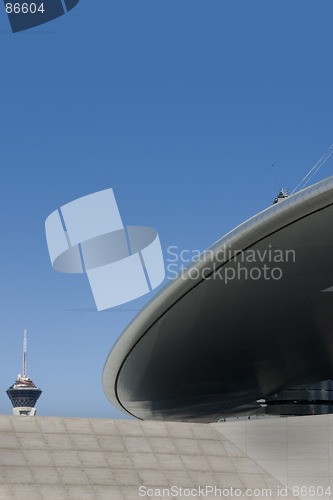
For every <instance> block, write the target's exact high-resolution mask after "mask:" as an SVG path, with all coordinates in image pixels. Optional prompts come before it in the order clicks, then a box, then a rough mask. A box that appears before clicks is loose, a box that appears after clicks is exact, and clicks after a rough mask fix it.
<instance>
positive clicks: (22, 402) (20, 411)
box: [6, 330, 42, 416]
mask: <svg viewBox="0 0 333 500" xmlns="http://www.w3.org/2000/svg"><path fill="white" fill-rule="evenodd" d="M6 392H7V395H8V397H9V399H10V400H11V403H12V405H13V414H14V415H25V416H34V415H36V408H35V406H36V402H37V400H38V398H39V396H40V395H41V394H42V391H41V389H39V388H38V387H36V386H35V384H34V383H33V381H32V380H31V379H30V378H29V377H28V375H27V330H24V338H23V366H22V374H21V373H20V374H19V375H18V376H17V380H16V382H15V383H14V384H13V385H12V386H11V387H9V389H7V391H6Z"/></svg>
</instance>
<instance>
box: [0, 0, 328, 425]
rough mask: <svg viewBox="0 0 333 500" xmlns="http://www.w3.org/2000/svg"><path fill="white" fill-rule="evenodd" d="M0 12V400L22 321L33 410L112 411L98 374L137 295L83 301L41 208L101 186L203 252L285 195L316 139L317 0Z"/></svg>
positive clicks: (320, 83) (322, 83)
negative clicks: (34, 387)
mask: <svg viewBox="0 0 333 500" xmlns="http://www.w3.org/2000/svg"><path fill="white" fill-rule="evenodd" d="M0 14H1V15H0V44H1V49H0V60H1V73H0V74H1V84H0V85H1V87H0V88H1V109H0V123H1V136H0V165H1V218H2V245H1V304H2V306H1V315H0V342H1V349H0V356H1V359H0V373H1V378H0V380H1V384H0V386H1V391H0V411H1V412H3V413H10V412H11V406H10V403H9V400H7V399H8V398H7V396H6V394H5V390H6V389H7V388H8V387H9V386H10V385H11V384H12V383H13V382H14V380H15V377H16V375H17V373H18V372H19V371H20V370H21V345H22V337H23V329H24V328H27V329H28V332H29V338H28V344H29V351H28V374H29V375H30V376H31V378H32V379H33V380H34V381H35V382H36V384H38V385H39V386H41V388H42V389H43V391H44V392H43V395H42V397H41V399H40V401H39V403H38V413H39V414H40V415H64V416H96V417H116V416H122V415H123V414H121V413H120V412H118V411H117V410H115V409H114V408H113V407H112V406H111V405H110V404H109V403H108V401H107V400H106V398H105V396H104V393H103V391H102V387H101V372H102V368H103V365H104V362H105V359H106V357H107V354H108V352H109V350H110V349H111V347H112V345H113V344H114V342H115V340H116V339H117V337H118V336H119V335H120V333H121V331H122V330H123V329H124V328H125V326H126V325H127V324H128V322H129V321H130V320H131V319H132V317H133V316H134V315H135V314H136V312H137V311H138V310H139V309H140V308H141V307H142V306H143V304H144V303H145V302H146V301H147V299H148V298H149V297H145V298H143V299H138V300H137V301H133V302H132V303H130V304H127V305H126V306H122V307H119V308H116V309H111V310H109V311H104V312H99V313H98V312H97V311H95V310H94V302H93V297H92V295H91V292H90V289H89V286H88V282H87V280H86V279H85V277H83V276H79V275H77V276H74V275H64V274H60V273H56V272H55V271H54V270H53V269H52V267H51V265H50V261H49V257H48V252H47V247H46V242H45V235H44V221H45V219H46V217H47V216H48V215H49V214H50V213H51V212H52V211H53V210H54V209H56V208H58V207H59V206H60V205H62V204H64V203H66V202H69V201H71V200H74V199H76V198H78V197H80V196H83V195H85V194H89V193H92V192H95V191H98V190H100V189H105V188H108V187H112V188H113V189H114V191H115V195H116V198H117V201H118V205H119V209H120V211H121V214H122V217H123V221H124V222H125V223H126V224H129V225H148V226H152V227H155V228H156V229H157V230H158V232H159V235H160V239H161V242H162V246H163V249H164V250H166V249H167V247H168V246H169V245H177V246H178V247H179V248H189V249H202V250H203V249H204V248H206V247H207V246H208V245H210V244H211V243H213V242H214V241H215V240H216V239H218V238H219V237H220V236H222V235H223V234H224V233H225V232H227V231H228V230H230V229H232V228H233V227H234V226H235V225H237V224H239V223H240V222H242V221H243V220H244V219H246V218H248V217H250V216H251V215H253V214H255V213H256V212H258V211H259V210H261V209H263V208H265V207H266V206H267V205H269V204H270V203H271V202H272V199H273V198H274V196H275V195H276V194H277V191H278V190H279V188H280V187H281V186H285V187H288V188H290V189H293V188H294V187H295V186H296V184H297V183H298V182H299V180H300V179H301V178H302V177H303V176H304V175H305V174H306V172H307V171H308V170H309V169H310V168H311V167H312V165H313V164H314V163H315V162H316V161H317V160H318V158H319V157H320V156H321V154H322V153H324V152H325V151H326V150H327V149H328V147H329V146H330V144H331V143H332V142H333V123H332V96H333V67H332V64H331V61H332V50H333V35H332V18H333V4H332V2H331V1H330V0H321V2H314V1H313V0H312V1H307V0H293V1H292V2H290V0H288V1H287V0H280V1H279V2H273V1H268V0H253V1H249V0H229V1H227V0H209V1H207V0H206V1H204V0H200V1H198V0H177V1H176V0H169V1H166V0H164V1H163V0H160V1H157V0H141V1H140V0H121V1H120V0H119V1H105V2H95V1H93V0H90V1H89V0H81V2H80V3H79V5H78V6H77V7H76V8H75V9H73V10H72V11H71V12H70V13H68V14H67V15H65V16H63V17H62V18H59V19H57V20H55V21H53V22H52V23H49V24H47V25H44V26H41V27H39V28H36V29H34V30H31V31H27V32H22V33H18V34H12V33H11V31H10V27H9V23H8V19H7V17H6V15H5V14H4V12H3V11H2V12H0ZM272 164H274V168H273V169H272V166H271V165H272ZM272 174H273V175H272ZM331 174H333V159H332V160H329V161H328V162H327V164H326V165H325V166H323V168H322V169H321V171H320V174H319V175H317V176H316V177H315V178H314V179H313V180H314V181H317V180H320V179H321V178H323V177H326V176H328V175H331Z"/></svg>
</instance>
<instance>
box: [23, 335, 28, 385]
mask: <svg viewBox="0 0 333 500" xmlns="http://www.w3.org/2000/svg"><path fill="white" fill-rule="evenodd" d="M26 376H27V330H26V329H25V330H24V336H23V372H22V377H26Z"/></svg>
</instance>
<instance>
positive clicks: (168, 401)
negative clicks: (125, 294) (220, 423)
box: [103, 177, 333, 422]
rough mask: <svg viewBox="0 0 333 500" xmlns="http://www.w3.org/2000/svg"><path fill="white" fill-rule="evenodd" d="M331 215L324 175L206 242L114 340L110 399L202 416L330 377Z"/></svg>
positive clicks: (136, 407)
mask: <svg viewBox="0 0 333 500" xmlns="http://www.w3.org/2000/svg"><path fill="white" fill-rule="evenodd" d="M332 224H333V177H330V178H328V179H325V180H324V181H321V182H319V183H317V184H315V185H313V186H310V187H309V188H306V189H304V190H302V191H300V192H298V193H296V194H294V195H291V196H290V197H288V198H286V199H285V200H283V201H282V202H280V203H278V204H276V205H273V206H271V207H269V208H267V209H266V210H264V211H262V212H260V213H259V214H257V215H256V216H254V217H252V218H251V219H249V220H248V221H246V222H244V223H243V224H241V225H240V226H238V227H237V228H236V229H234V230H233V231H231V232H230V233H228V234H227V235H226V236H224V237H223V238H221V239H220V240H218V241H217V242H216V243H215V244H214V245H213V246H212V247H211V248H210V252H208V253H207V252H206V253H205V254H204V255H203V256H202V259H200V260H199V262H196V263H195V264H194V265H192V266H191V267H190V268H189V269H188V271H187V273H186V274H185V275H182V276H180V277H179V278H178V279H177V280H176V281H174V282H172V283H171V284H170V285H169V286H167V287H166V288H165V289H164V290H163V291H162V292H161V293H160V294H159V295H158V296H156V297H155V298H154V299H153V300H152V301H151V302H150V303H149V304H148V306H146V307H145V308H144V309H143V311H142V312H140V313H139V315H138V316H137V317H136V318H135V319H134V321H133V322H132V323H131V324H130V325H129V327H128V328H127V329H126V330H125V332H124V333H123V335H122V336H121V337H120V339H119V341H118V342H117V344H116V345H115V347H114V348H113V350H112V351H111V353H110V355H109V357H108V359H107V362H106V364H105V367H104V371H103V387H104V391H105V393H106V395H107V397H108V398H109V399H110V401H111V402H112V403H113V404H115V405H116V406H118V407H119V408H121V409H123V410H125V411H126V412H128V413H130V414H131V415H133V416H136V417H138V418H141V419H157V420H174V421H198V422H212V421H216V420H217V419H218V418H221V416H229V415H237V414H240V413H242V412H247V413H251V412H255V411H256V409H258V408H259V407H260V404H259V403H257V401H258V400H261V399H265V398H267V397H269V396H271V395H273V394H275V393H277V392H278V391H280V390H283V389H284V388H286V387H290V386H293V385H297V384H305V383H308V382H317V381H322V380H327V379H330V378H332V375H333V335H332V334H333V331H332V330H333V295H332V293H330V290H331V287H332V286H333V258H332V257H333V231H332ZM273 254H274V255H273ZM250 255H252V258H250V257H249V256H250ZM277 255H280V259H278V258H277ZM240 266H241V267H242V269H243V270H242V271H239V268H240ZM264 266H266V267H267V268H268V269H269V270H270V272H271V274H270V275H269V278H268V279H267V275H266V276H265V275H264V274H263V269H264ZM254 268H257V269H259V270H261V275H260V276H259V277H258V271H253V269H254ZM275 268H277V269H278V271H274V272H275V275H274V276H273V275H272V269H275ZM228 273H229V274H228ZM227 275H228V276H234V278H233V279H230V280H226V276H227ZM332 290H333V288H332Z"/></svg>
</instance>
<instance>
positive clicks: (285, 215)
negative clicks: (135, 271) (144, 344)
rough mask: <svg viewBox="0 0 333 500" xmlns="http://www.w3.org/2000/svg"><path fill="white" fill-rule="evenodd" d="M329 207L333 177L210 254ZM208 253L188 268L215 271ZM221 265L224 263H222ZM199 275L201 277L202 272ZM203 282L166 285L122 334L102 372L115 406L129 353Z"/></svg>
mask: <svg viewBox="0 0 333 500" xmlns="http://www.w3.org/2000/svg"><path fill="white" fill-rule="evenodd" d="M330 204H333V176H331V177H328V178H326V179H324V180H322V181H320V182H318V183H316V184H313V185H312V186H309V187H307V188H305V189H303V190H301V191H299V192H298V193H295V194H293V195H290V196H289V197H288V198H286V199H284V200H283V201H281V202H279V203H276V204H275V205H272V206H269V207H267V208H266V209H264V210H263V211H261V212H259V213H258V214H256V215H254V216H253V217H251V218H250V219H248V220H246V221H245V222H243V223H242V224H240V225H239V226H237V227H236V228H234V229H233V230H232V231H230V232H228V233H227V234H226V235H225V236H223V237H222V238H220V239H218V240H217V241H216V242H215V243H213V245H211V246H210V247H209V248H208V250H209V251H210V252H209V253H210V254H211V253H212V252H213V253H216V254H217V253H218V251H221V249H223V248H225V247H226V246H228V247H230V248H231V249H235V250H244V249H246V248H248V247H249V246H250V245H253V244H254V243H255V242H256V241H259V240H261V239H263V238H265V237H267V236H269V235H270V234H272V233H274V232H275V231H277V230H279V229H281V228H282V227H284V226H286V225H288V224H291V223H293V222H295V221H296V220H298V219H300V218H302V217H306V216H307V215H310V214H311V213H313V212H315V211H317V210H320V209H322V208H324V207H326V206H327V205H330ZM205 252H207V250H206V251H205ZM205 252H203V254H202V255H203V258H202V259H200V260H199V261H198V262H196V263H194V264H192V265H191V266H190V267H189V268H188V269H192V268H193V267H195V268H197V269H198V270H202V269H203V268H204V267H206V268H207V267H209V265H211V266H212V268H213V266H214V258H213V259H212V257H211V255H210V256H209V261H208V259H205V257H204V254H205ZM216 262H217V261H215V264H216ZM218 262H219V263H221V261H218ZM197 274H198V275H200V273H197ZM202 280H203V278H202V277H201V276H200V278H198V279H197V280H196V279H193V277H191V279H186V274H185V276H184V274H183V275H182V277H181V278H178V279H176V280H175V281H172V282H171V283H169V284H167V285H166V286H165V288H163V289H162V290H161V291H160V292H159V293H158V294H157V295H156V296H154V297H153V299H152V300H151V301H150V302H149V303H148V304H147V305H146V306H145V307H144V308H143V309H142V310H141V311H140V312H139V313H138V314H137V315H136V316H135V318H134V319H133V320H132V321H131V323H130V324H129V325H128V327H127V328H126V329H125V330H124V332H123V333H122V334H121V336H120V337H119V339H118V340H117V342H116V344H115V345H114V346H113V348H112V350H111V352H110V353H109V355H108V358H107V360H106V362H105V365H104V368H103V373H102V385H103V389H104V392H105V395H106V397H107V398H108V400H109V401H110V402H111V403H112V404H113V405H114V406H115V407H117V408H119V409H120V410H122V411H126V409H125V408H124V407H123V406H122V405H121V404H120V403H119V401H118V399H117V395H116V386H115V384H116V380H117V376H118V373H119V370H120V369H121V366H122V364H123V362H124V359H125V358H126V357H127V355H128V353H129V352H130V351H131V350H132V348H133V347H134V345H135V344H136V343H137V342H138V341H139V339H140V338H141V337H142V336H143V335H145V333H146V332H147V331H148V330H149V328H150V327H151V326H152V325H153V324H154V323H155V321H156V320H157V319H158V318H159V317H160V316H161V315H163V314H164V313H165V311H166V310H167V309H168V308H170V307H171V306H172V304H174V303H175V302H176V301H177V300H179V299H180V298H181V297H182V296H183V295H184V294H185V293H187V292H188V291H189V290H191V288H193V287H194V286H195V285H196V284H197V283H198V282H200V281H202ZM128 413H129V412H128Z"/></svg>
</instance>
